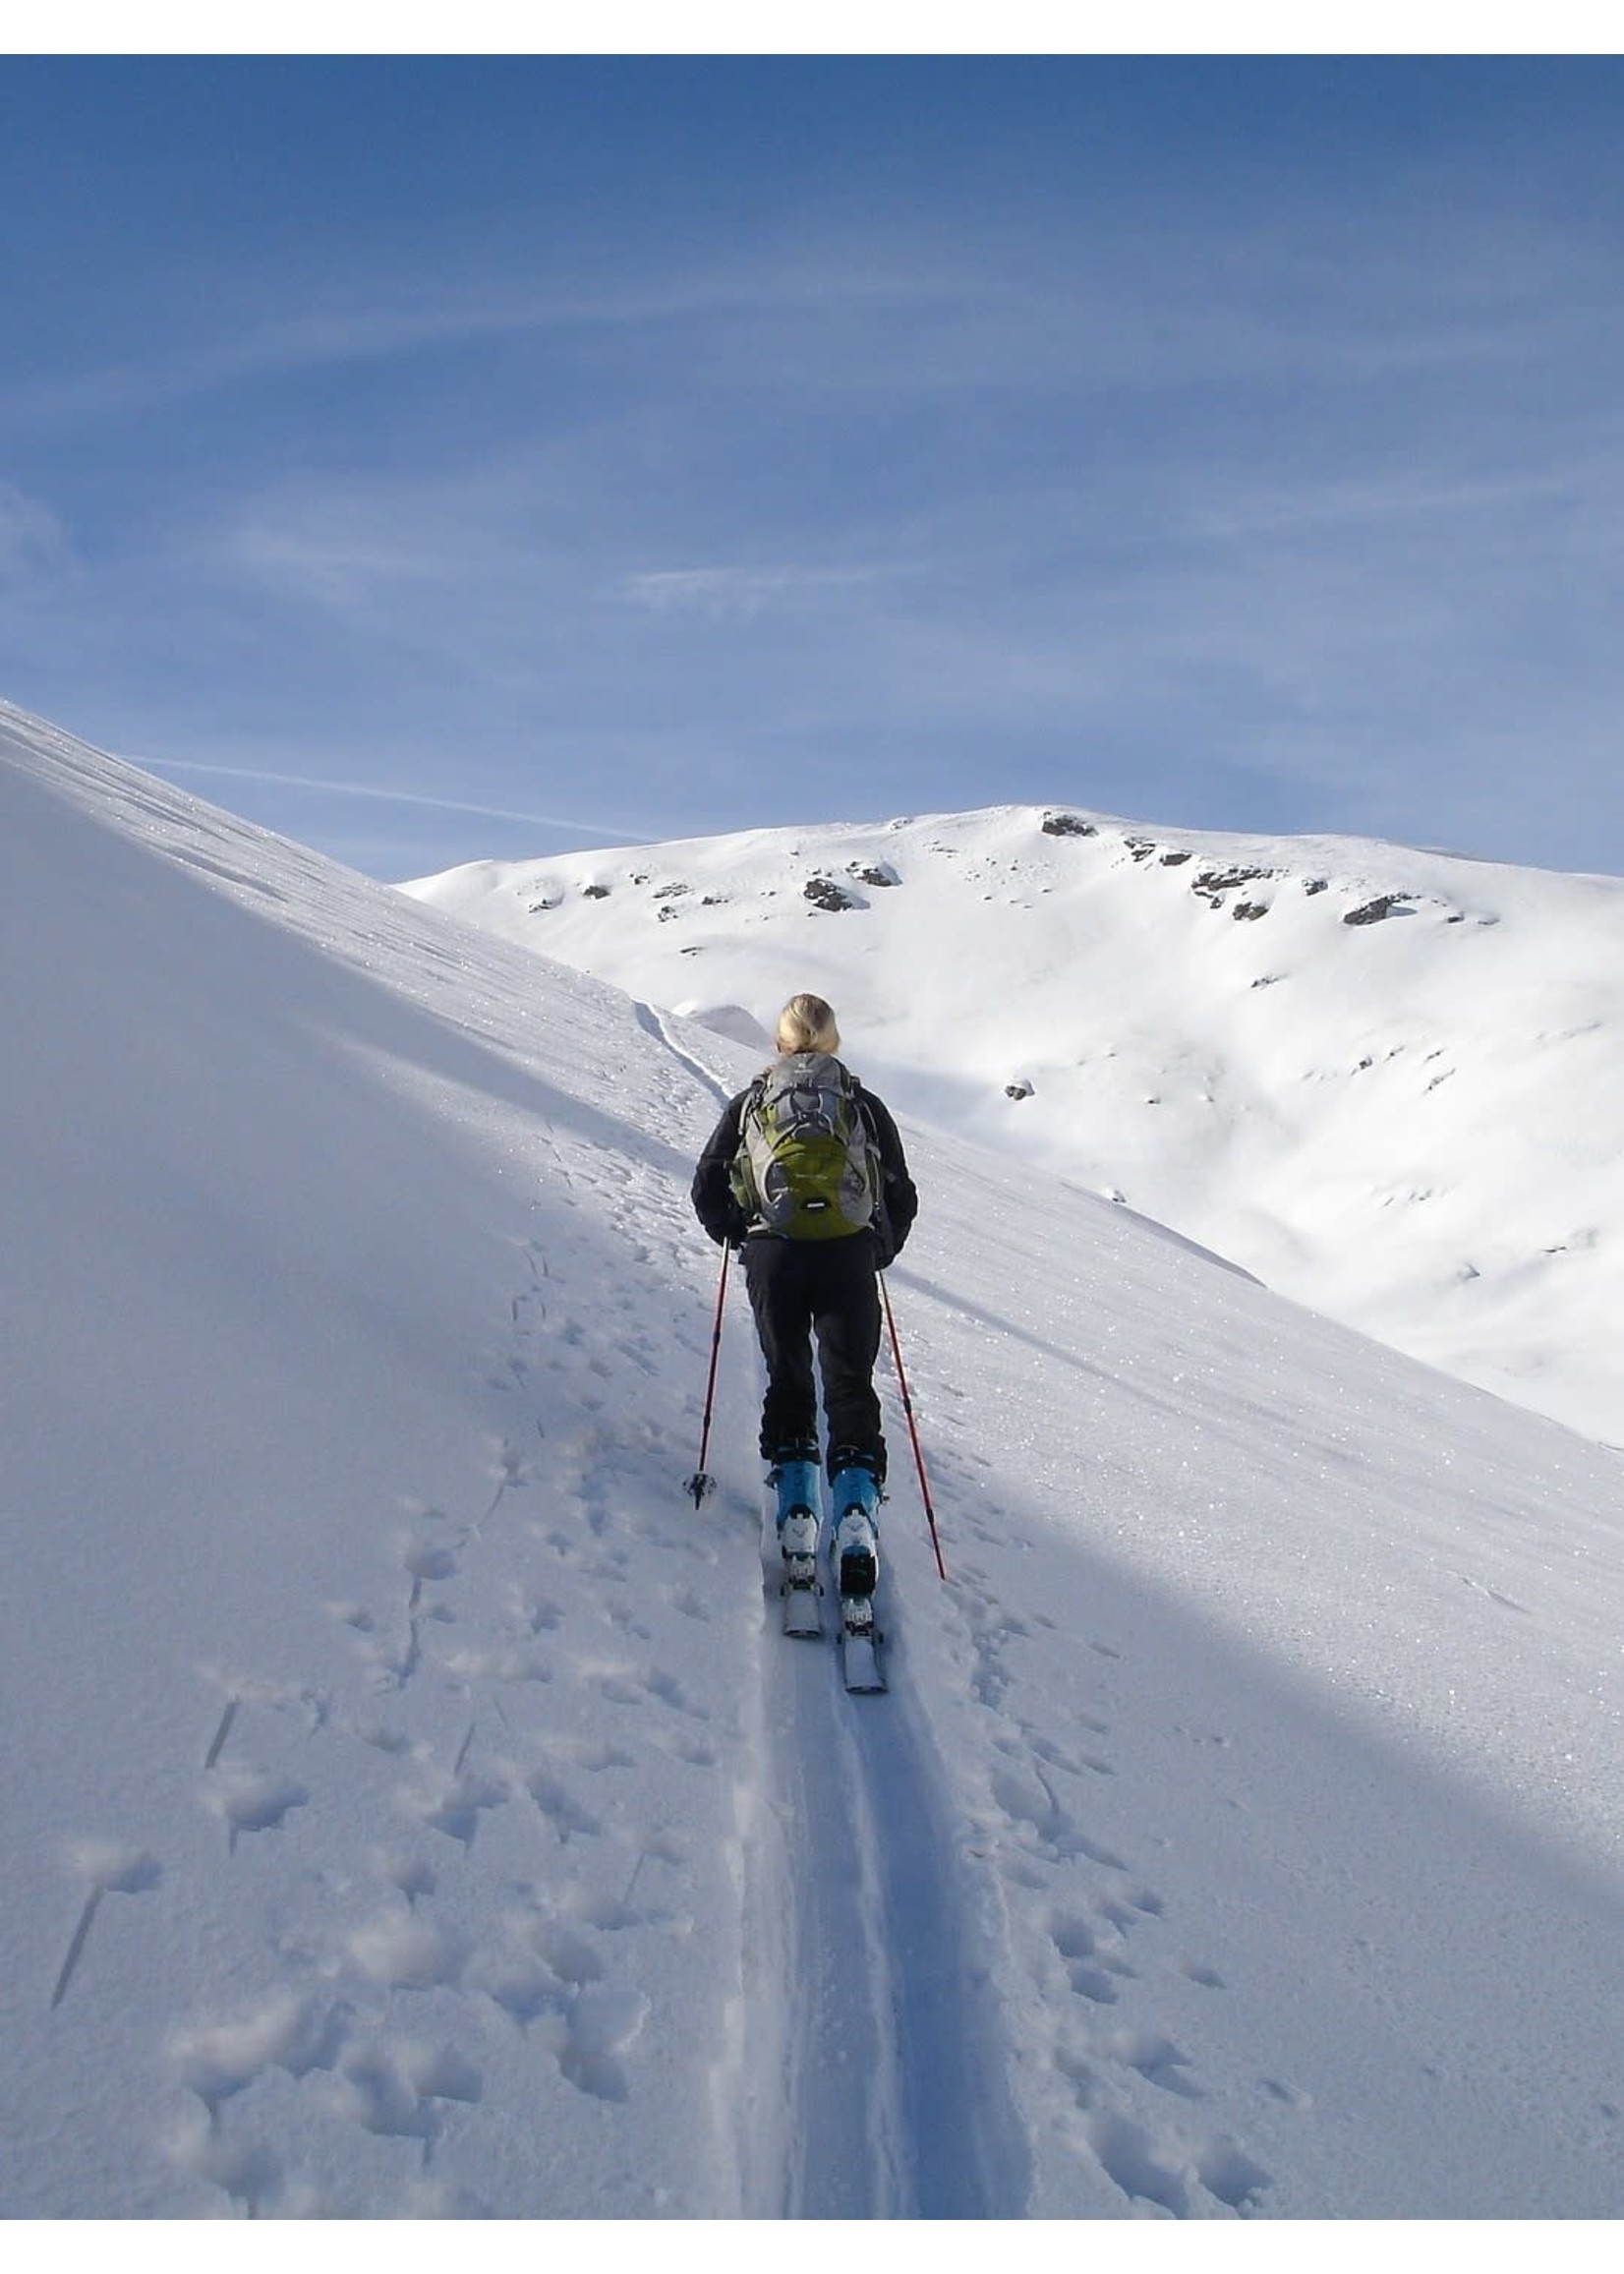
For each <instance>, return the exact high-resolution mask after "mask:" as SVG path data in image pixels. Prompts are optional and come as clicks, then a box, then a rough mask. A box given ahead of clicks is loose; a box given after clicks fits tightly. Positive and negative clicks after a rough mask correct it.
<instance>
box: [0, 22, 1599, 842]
mask: <svg viewBox="0 0 1624 2274" xmlns="http://www.w3.org/2000/svg"><path fill="white" fill-rule="evenodd" d="M0 263H3V274H4V280H5V295H6V301H5V305H6V321H5V324H4V329H3V333H0V694H4V695H5V696H7V697H9V699H11V700H12V701H14V702H17V703H21V704H23V705H24V706H25V707H27V708H29V709H30V710H34V711H38V712H41V713H43V714H45V715H46V716H48V717H51V718H53V719H55V720H57V721H58V722H59V723H61V724H62V725H64V726H66V727H68V728H70V729H73V730H74V731H76V732H79V733H82V734H84V735H86V736H87V738H89V739H91V740H93V741H96V742H98V743H101V744H103V745H104V746H106V747H108V748H111V749H114V750H117V751H120V752H122V753H123V754H125V755H128V756H131V757H134V758H137V759H139V760H141V761H142V762H143V763H145V764H148V765H151V766H152V767H153V768H154V770H155V771H160V772H169V771H171V770H173V772H174V778H175V779H177V780H183V781H185V782H186V783H187V784H188V785H189V786H190V787H196V788H197V789H199V790H200V791H202V792H203V793H204V794H206V795H208V796H210V797H212V798H214V799H215V800H216V801H218V802H219V803H221V804H225V805H229V806H231V807H233V808H234V809H235V810H238V811H240V812H243V813H247V814H249V815H251V816H252V817H253V818H255V819H257V820H261V821H264V822H267V823H269V824H270V825H272V826H274V827H276V828H278V829H282V830H285V831H286V832H287V833H288V834H290V835H292V836H294V837H296V838H299V839H301V840H302V841H304V842H306V843H308V844H311V845H319V846H320V847H321V848H322V849H323V850H327V851H330V852H333V853H336V854H337V855H338V857H340V858H342V859H345V860H348V861H351V862H352V863H354V864H355V865H357V866H359V867H362V868H365V869H368V870H370V871H371V872H373V873H375V874H378V875H382V876H392V877H407V876H411V875H416V874H421V873H425V872H427V871H429V870H432V869H435V868H440V867H445V866H448V865H450V864H451V863H452V862H454V861H459V860H464V859H470V858H475V857H478V856H480V855H486V854H489V855H503V856H508V855H512V856H517V855H528V854H531V853H541V852H545V851H548V850H552V849H559V848H565V847H574V846H579V845H587V844H591V843H620V842H626V841H628V840H631V839H633V838H640V837H641V838H666V837H674V836H683V835H693V834H701V833H710V832H712V831H719V830H725V829H734V828H746V827H753V826H758V825H764V824H774V823H779V822H798V821H812V820H820V819H868V818H881V817H886V816H890V815H892V814H897V813H912V812H922V811H932V810H937V811H941V810H956V809H958V808H962V807H967V806H976V805H984V804H992V803H998V802H1004V801H1006V800H1020V801H1032V802H1057V801H1073V802H1076V803H1081V804H1086V805H1091V806H1096V807H1100V808H1103V809H1105V810H1107V811H1112V812H1116V813H1120V814H1123V815H1127V816H1129V817H1131V818H1133V819H1135V820H1142V821H1146V822H1154V823H1159V824H1164V825H1171V826H1178V825H1183V826H1185V827H1189V828H1195V827H1205V828H1221V829H1222V828H1227V829H1260V830H1269V831H1310V830H1311V831H1346V832H1352V833H1356V834H1368V835H1379V836H1391V837H1396V838H1400V839H1403V840H1405V841H1407V842H1410V843H1416V844H1424V845H1444V846H1448V847H1450V848H1452V849H1456V850H1460V851H1465V852H1473V853H1479V854H1484V855H1488V856H1493V857H1507V858H1517V859H1527V860H1533V861H1539V862H1548V863H1551V864H1553V865H1558V866H1567V867H1581V868H1601V869H1607V870H1610V871H1613V872H1616V873H1624V634H1621V628H1620V627H1621V621H1624V605H1621V604H1624V377H1621V375H1624V65H1621V64H1620V63H1619V62H1618V61H1617V60H1614V59H1595V58H1591V59H1579V60H1576V61H1572V62H1565V61H1560V60H1538V59H1536V60H1528V59H1521V60H1519V59H1511V60H1507V61H1467V60H1452V59H1448V58H1445V59H1442V60H1439V61H1427V60H1421V59H1403V58H1400V59H1397V60H1388V61H1381V60H1375V61H1360V60H1355V61H1347V60H1340V61H1339V60H1317V59H1296V60H1293V59H1286V60H1272V61H1271V60H1268V59H1263V60H1247V59H1225V58H1206V59H1195V58H1189V59H1171V60H1133V59H1112V58H1076V59H1065V58H1047V59H1039V60H1015V61H1005V60H997V59H962V60H958V59H949V58H915V59H905V58H904V59H900V60H885V59H874V60H870V59H865V58H844V59H841V58H833V59H822V58H806V57H801V58H788V59H783V60H776V59H753V60H751V59H745V60H732V61H729V60H725V59H724V60H709V59H698V58H695V59H673V60H659V59H636V58H627V59H613V58H610V59H597V60H592V59H585V60H573V59H563V58H495V59H459V58H445V57H439V58H427V59H416V58H374V59H360V60H342V59H339V60H331V59H320V58H317V59H309V58H304V59H301V58H291V59H279V58H270V59H265V58H249V59H242V60H232V59H221V60H196V59H186V58H181V59H169V58H162V57H145V58H143V57H137V58H126V59H122V60H119V59H93V58H92V59H86V60H76V59H60V58H59V59H54V60H53V59H27V58H23V59H19V58H13V59H10V60H7V61H0ZM204 769H207V770H208V771H203V770H204Z"/></svg>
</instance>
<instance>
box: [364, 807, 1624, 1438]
mask: <svg viewBox="0 0 1624 2274" xmlns="http://www.w3.org/2000/svg"><path fill="white" fill-rule="evenodd" d="M405 889H406V890H407V891H408V892H409V893H411V894H412V895H414V896H415V897H416V898H418V899H420V900H426V901H428V902H430V903H432V904H434V905H435V906H438V907H442V908H445V909H447V910H449V911H451V912H454V913H456V914H459V915H462V916H465V917H467V918H469V919H471V920H472V921H474V922H476V923H478V924H480V925H481V926H482V927H485V928H488V929H490V930H492V931H493V932H495V933H496V934H498V935H499V936H500V937H502V938H505V939H510V940H514V941H516V942H518V943H519V944H520V945H523V946H527V947H531V948H534V949H537V950H540V951H542V952H544V953H546V954H548V955H551V956H556V957H559V958H561V959H562V960H563V961H565V962H569V963H571V964H573V965H575V966H576V967H577V968H579V969H582V970H587V971H592V972H594V973H596V974H597V975H599V976H600V977H603V978H607V979H609V980H611V981H612V982H613V983H614V984H615V985H617V986H621V987H625V988H627V989H629V990H630V991H631V992H633V993H635V994H638V995H640V996H643V997H645V998H646V999H649V1000H652V1001H657V1002H662V1003H667V1004H669V1005H671V1006H672V1007H673V1008H676V1009H680V1010H684V1011H689V1012H691V1013H692V1014H693V1015H695V1016H697V1017H699V1018H701V1019H702V1020H705V1021H706V1022H707V1023H710V1024H712V1025H714V1026H716V1027H717V1029H718V1030H719V1031H722V1032H725V1033H729V1034H733V1035H737V1036H740V1037H753V1038H754V1039H755V1040H756V1042H757V1043H758V1045H759V1044H760V1043H761V1042H762V1041H763V1040H764V1039H765V1037H764V1034H763V1029H764V1028H769V1027H770V1026H771V1022H772V1020H773V1018H774V1016H775V1015H776V1012H777V1009H778V1006H779V1004H780V1003H781V1002H782V1001H783V998H784V996H785V995H786V994H787V993H789V992H790V991H791V990H792V989H794V988H797V987H802V986H812V987H816V988H818V989H820V991H822V992H823V993H825V994H827V995H828V996H829V997H830V999H831V1000H832V1001H833V1002H834V1003H835V1004H836V1006H837V1009H838V1010H840V1011H841V1015H842V1016H843V1017H844V1018H845V1019H846V1021H847V1023H848V1025H849V1026H850V1027H851V1029H852V1033H853V1037H854V1040H855V1042H856V1045H857V1047H858V1048H859V1051H860V1055H861V1059H862V1065H863V1071H864V1072H865V1073H867V1074H868V1075H869V1076H870V1077H871V1079H873V1080H874V1081H875V1083H876V1085H877V1086H879V1087H880V1088H882V1089H883V1090H884V1091H885V1093H886V1094H887V1095H888V1096H889V1097H891V1098H892V1099H893V1100H894V1102H897V1103H900V1104H901V1105H903V1106H904V1107H905V1108H907V1109H908V1110H910V1111H911V1112H913V1113H915V1114H917V1115H919V1116H921V1117H923V1118H924V1119H926V1120H928V1121H930V1122H932V1123H933V1124H935V1125H936V1126H938V1127H942V1128H945V1129H950V1130H955V1131H957V1132H958V1133H959V1134H961V1135H965V1136H969V1137H974V1138H975V1139H977V1140H978V1141H980V1142H984V1143H988V1144H992V1145H995V1146H997V1147H998V1148H999V1149H1000V1150H1002V1151H1005V1152H1007V1153H1009V1154H1010V1155H1012V1156H1013V1157H1014V1158H1015V1159H1017V1160H1021V1161H1024V1162H1026V1163H1028V1164H1030V1165H1033V1166H1037V1167H1042V1168H1045V1169H1048V1170H1050V1171H1053V1172H1055V1173H1056V1174H1058V1175H1061V1176H1063V1177H1066V1178H1069V1179H1071V1180H1073V1181H1074V1182H1076V1183H1078V1184H1080V1185H1082V1186H1083V1187H1085V1188H1087V1189H1089V1190H1094V1191H1101V1192H1106V1193H1109V1194H1111V1195H1115V1196H1116V1197H1118V1198H1119V1199H1121V1200H1123V1201H1125V1202H1126V1203H1127V1204H1129V1205H1131V1207H1133V1208H1134V1209H1135V1210H1136V1211H1137V1212H1138V1213H1140V1214H1141V1215H1143V1216H1145V1217H1147V1218H1149V1219H1151V1220H1154V1221H1158V1222H1161V1223H1163V1224H1166V1225H1169V1226H1171V1227H1174V1228H1176V1229H1177V1230H1178V1231H1179V1232H1181V1233H1183V1234H1184V1235H1186V1236H1187V1237H1188V1238H1189V1239H1191V1240H1192V1241H1194V1242H1195V1243H1196V1244H1197V1245H1199V1246H1202V1247H1205V1248H1207V1249H1209V1250H1213V1251H1216V1252H1217V1253H1218V1254H1223V1255H1226V1256H1228V1257H1230V1258H1231V1259H1232V1260H1233V1261H1234V1262H1235V1263H1237V1264H1238V1265H1240V1266H1242V1267H1244V1268H1246V1269H1247V1270H1249V1271H1251V1272H1253V1273H1254V1274H1255V1275H1256V1276H1258V1277H1259V1278H1261V1279H1263V1280H1264V1281H1265V1282H1266V1283H1267V1284H1268V1285H1270V1286H1272V1287H1275V1288H1276V1289H1278V1290H1279V1291H1280V1292H1282V1293H1284V1294H1287V1295H1291V1296H1294V1297H1296V1298H1298V1299H1299V1300H1301V1301H1304V1302H1306V1303H1309V1304H1311V1305H1312V1306H1313V1307H1314V1308H1315V1309H1316V1310H1322V1311H1328V1312H1331V1313H1332V1314H1333V1315H1334V1316H1337V1317H1340V1318H1343V1319H1345V1320H1347V1321H1348V1322H1350V1323H1351V1324H1354V1325H1356V1326H1359V1327H1360V1328H1362V1329H1363V1331H1365V1332H1367V1333H1370V1334H1374V1335H1376V1336H1378V1337H1379V1338H1380V1339H1382V1340H1384V1341H1389V1342H1391V1343H1393V1344H1394V1345H1395V1346H1396V1347H1398V1348H1400V1349H1403V1350H1406V1351H1408V1352H1409V1353H1410V1354H1411V1355H1412V1356H1415V1357H1419V1358H1422V1359H1425V1360H1426V1361H1427V1362H1428V1363H1429V1364H1432V1365H1436V1366H1440V1367H1443V1368H1445V1369H1447V1370H1449V1371H1451V1372H1453V1373H1457V1374H1459V1375H1460V1376H1462V1377H1463V1378H1464V1379H1466V1380H1469V1381H1473V1382H1476V1383H1479V1385H1481V1386H1482V1387H1484V1388H1488V1389H1492V1390H1494V1391H1496V1392H1497V1393H1498V1394H1499V1395H1501V1396H1505V1397H1511V1398H1515V1399H1517V1400H1518V1401H1519V1402H1520V1403H1523V1404H1525V1405H1528V1406H1531V1407H1533V1408H1534V1409H1535V1410H1537V1411H1539V1412H1543V1413H1547V1414H1550V1415H1553V1416H1554V1417H1556V1418H1557V1419H1559V1420H1562V1421H1566V1422H1567V1423H1569V1424H1570V1426H1572V1427H1575V1428H1578V1429H1585V1430H1586V1431H1588V1432H1589V1433H1590V1434H1592V1435H1594V1436H1596V1437H1599V1438H1600V1439H1602V1440H1603V1441H1605V1442H1613V1441H1618V1440H1620V1439H1621V1438H1624V1421H1621V1419H1620V1415H1621V1414H1624V1352H1620V1350H1619V1349H1618V1347H1617V1342H1616V1337H1615V1336H1614V1335H1613V1334H1612V1332H1611V1329H1610V1324H1609V1322H1610V1321H1612V1320H1614V1319H1616V1318H1617V1317H1618V1315H1619V1313H1620V1310H1621V1308H1624V1079H1620V1065H1621V1040H1624V885H1621V884H1620V883H1619V882H1618V881H1616V880H1614V879H1611V878H1600V877H1573V876H1559V875H1553V874H1550V873H1547V872H1541V871H1537V870H1533V869H1516V868H1510V867H1506V866H1503V865H1495V864H1490V863H1486V862H1478V861H1470V860H1464V859H1460V858H1456V857H1452V856H1449V855H1446V854H1442V853H1424V852H1415V851H1411V850H1409V849H1407V848H1405V847H1403V846H1399V845H1373V844H1364V843H1361V842H1358V841H1353V840H1345V839H1309V838H1296V839H1255V838H1242V837H1224V836H1214V835H1209V834H1201V833H1184V834H1180V835H1174V834H1171V833H1168V832H1165V831H1150V830H1146V829H1143V828H1139V827H1136V826H1135V825H1133V824H1131V823H1129V822H1124V821H1118V820H1112V819H1110V818H1108V817H1106V816H1103V815H1097V814H1089V813H1084V812H1081V811H1060V810H1051V811H1048V812H1045V811H1042V810H1040V809H1035V808H1031V807H1010V806H1005V807H996V808H993V809H991V810H990V811H987V812H982V813H968V814H957V815H940V816H933V817H928V818H923V819H912V820H902V821H894V822H890V823H887V824H884V825H879V826H872V827H868V826H864V827H857V826H845V827H818V828H809V829H806V830H797V831H791V830H778V831H765V832H754V833H749V834H745V835H740V836H737V837H726V838H714V839H703V840H693V841H689V842H686V843H681V844H675V845H662V846H655V847H650V846H647V845H643V846H638V847H635V848H633V849H630V850H624V851H613V852H603V853H578V854H569V855H561V856H552V857H550V858H548V859H545V860H538V861H531V862H522V863H515V862H479V863H475V864H473V865H471V866H469V867H465V868H460V869H454V870H451V871H449V872H447V873H446V874H445V875H444V876H441V877H435V878H430V879H426V880H423V881H420V882H418V883H415V884H412V885H409V886H407V887H406V888H405Z"/></svg>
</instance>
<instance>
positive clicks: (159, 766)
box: [131, 758, 654, 845]
mask: <svg viewBox="0 0 1624 2274" xmlns="http://www.w3.org/2000/svg"><path fill="white" fill-rule="evenodd" d="M131 763H132V764H134V765H139V766H144V767H145V769H146V770H147V772H148V773H150V774H159V775H165V774H201V775H211V776H214V777H216V778H218V779H219V780H222V781H227V782H256V783H269V784H272V785H274V786H275V787H277V788H281V789H307V790H314V791H316V792H318V793H319V795H321V796H323V797H363V798H368V799H370V800H372V801H373V802H374V803H377V804H380V805H403V806H412V807H421V808H425V809H427V810H428V811H430V812H435V813H472V814H477V815H479V816H481V817H482V818H483V819H485V820H487V821H522V822H526V823H529V824H531V825H533V826H534V827H535V828H537V829H562V830H565V831H567V832H568V833H569V835H570V836H572V837H585V838H588V839H590V840H591V841H592V842H593V843H594V844H598V845H604V844H608V843H609V842H610V841H611V840H612V841H613V842H614V843H616V844H629V845H648V844H652V843H653V842H654V841H653V840H652V839H650V838H647V837H644V836H642V835H640V834H638V833H637V832H635V831H632V832H627V831H624V830H620V829H618V828H617V827H614V826H611V825H609V823H606V822H599V821H576V820H571V819H568V818H566V817H564V816H563V815H561V814H556V813H520V812H515V810H514V809H513V808H512V807H511V806H507V805H477V804H472V803H470V802H469V801H468V800H467V799H466V798H461V797H428V796H425V795H424V794H423V793H422V792H421V791H420V790H415V789H389V788H384V787H379V786H378V785H377V783H370V782H331V781H323V780H320V779H319V778H317V777H314V776H311V775H308V774H280V773H276V772H273V771H272V770H271V769H270V768H268V767H263V766H213V765H207V764H204V763H202V762H198V761H193V760H190V759H179V758H138V759H133V760H132V761H131Z"/></svg>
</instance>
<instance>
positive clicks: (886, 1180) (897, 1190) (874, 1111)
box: [863, 1089, 919, 1269]
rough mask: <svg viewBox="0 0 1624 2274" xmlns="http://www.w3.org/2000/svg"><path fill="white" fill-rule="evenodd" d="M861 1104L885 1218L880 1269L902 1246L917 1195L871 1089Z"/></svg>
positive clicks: (903, 1156)
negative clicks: (874, 1153) (870, 1132)
mask: <svg viewBox="0 0 1624 2274" xmlns="http://www.w3.org/2000/svg"><path fill="white" fill-rule="evenodd" d="M863 1103H864V1105H865V1106H866V1107H867V1109H868V1117H869V1127H870V1128H871V1129H872V1130H873V1132H874V1141H875V1144H876V1146H877V1147H878V1149H879V1154H880V1207H881V1211H882V1213H883V1215H884V1218H885V1222H884V1225H883V1226H882V1227H881V1256H882V1266H881V1267H882V1269H883V1268H884V1265H885V1264H886V1263H889V1262H890V1261H891V1260H892V1257H893V1256H896V1255H899V1254H901V1253H902V1250H903V1247H904V1246H905V1245H906V1242H907V1236H908V1234H909V1233H910V1232H911V1231H912V1229H913V1219H914V1217H915V1216H916V1215H917V1214H918V1213H919V1195H918V1193H917V1192H916V1191H915V1190H914V1184H913V1179H912V1178H911V1177H910V1176H909V1175H908V1164H907V1156H906V1154H905V1153H904V1152H903V1150H902V1140H901V1137H899V1135H898V1131H897V1124H896V1123H895V1122H894V1121H893V1120H892V1118H891V1115H890V1113H889V1112H888V1111H887V1109H886V1107H885V1106H884V1105H883V1104H882V1103H881V1101H880V1099H879V1098H877V1097H876V1096H875V1095H874V1092H873V1091H872V1090H871V1089H868V1090H864V1092H863Z"/></svg>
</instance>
